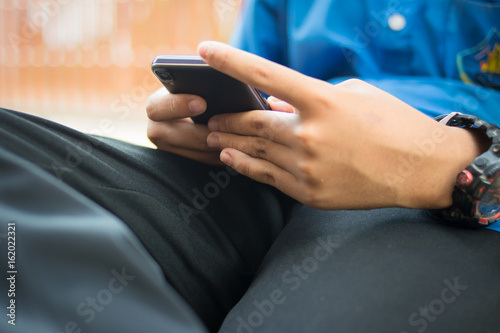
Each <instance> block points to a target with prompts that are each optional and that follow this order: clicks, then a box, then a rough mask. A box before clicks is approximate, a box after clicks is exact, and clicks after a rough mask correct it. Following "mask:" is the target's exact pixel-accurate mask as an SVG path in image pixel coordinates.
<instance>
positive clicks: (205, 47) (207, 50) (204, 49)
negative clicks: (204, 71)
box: [198, 42, 215, 59]
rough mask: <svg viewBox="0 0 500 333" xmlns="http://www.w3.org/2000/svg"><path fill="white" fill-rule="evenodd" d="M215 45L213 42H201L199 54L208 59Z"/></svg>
mask: <svg viewBox="0 0 500 333" xmlns="http://www.w3.org/2000/svg"><path fill="white" fill-rule="evenodd" d="M214 46H215V45H214V43H212V42H201V43H200V45H198V54H199V55H200V57H202V58H203V59H207V58H208V57H210V55H211V54H212V52H213V49H214Z"/></svg>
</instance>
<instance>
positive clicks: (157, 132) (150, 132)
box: [146, 121, 166, 146]
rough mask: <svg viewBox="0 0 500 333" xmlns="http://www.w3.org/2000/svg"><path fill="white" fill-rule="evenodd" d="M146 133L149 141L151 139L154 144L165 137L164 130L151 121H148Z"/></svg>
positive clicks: (157, 143)
mask: <svg viewBox="0 0 500 333" xmlns="http://www.w3.org/2000/svg"><path fill="white" fill-rule="evenodd" d="M146 134H147V136H148V139H149V141H151V142H152V143H153V144H155V145H156V146H158V145H159V144H160V143H161V142H163V141H164V139H165V137H166V135H165V132H164V131H162V128H161V126H159V125H158V124H157V123H155V122H153V121H149V122H148V127H147V133H146Z"/></svg>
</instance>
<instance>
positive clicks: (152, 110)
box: [146, 99, 156, 120]
mask: <svg viewBox="0 0 500 333" xmlns="http://www.w3.org/2000/svg"><path fill="white" fill-rule="evenodd" d="M155 114H156V104H155V103H153V102H152V101H151V99H149V100H148V103H147V105H146V115H147V117H148V118H149V119H151V120H153V119H154V117H155Z"/></svg>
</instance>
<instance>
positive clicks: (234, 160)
mask: <svg viewBox="0 0 500 333" xmlns="http://www.w3.org/2000/svg"><path fill="white" fill-rule="evenodd" d="M220 159H221V161H222V162H223V163H224V164H226V165H228V166H230V167H231V168H233V169H234V170H236V171H237V172H239V173H240V174H242V175H244V176H247V177H249V178H252V179H253V180H256V181H258V182H261V183H264V184H268V185H271V186H273V187H275V188H277V189H278V190H280V191H282V192H283V193H285V194H287V195H292V194H293V193H297V192H298V191H299V186H300V184H299V182H298V181H297V178H296V177H295V176H294V175H293V174H291V173H290V172H288V171H285V170H283V169H281V168H280V167H278V166H277V165H275V164H273V163H271V162H268V161H266V160H262V159H258V158H254V157H251V156H249V155H247V154H245V153H243V152H240V151H238V150H236V149H232V148H227V149H224V150H223V151H222V152H221V154H220Z"/></svg>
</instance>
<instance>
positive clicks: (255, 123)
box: [249, 114, 266, 132]
mask: <svg viewBox="0 0 500 333" xmlns="http://www.w3.org/2000/svg"><path fill="white" fill-rule="evenodd" d="M249 124H250V126H251V128H252V129H254V130H256V131H257V132H260V131H262V130H264V129H265V128H266V122H265V121H264V119H262V117H259V115H258V114H253V115H252V118H251V119H250V121H249Z"/></svg>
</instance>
